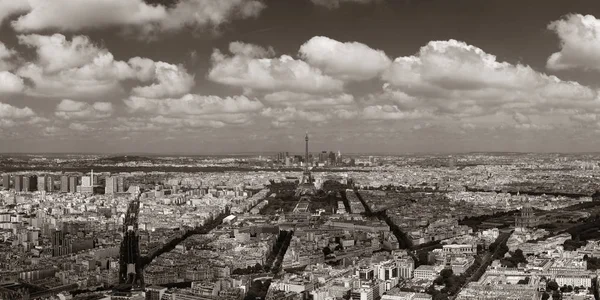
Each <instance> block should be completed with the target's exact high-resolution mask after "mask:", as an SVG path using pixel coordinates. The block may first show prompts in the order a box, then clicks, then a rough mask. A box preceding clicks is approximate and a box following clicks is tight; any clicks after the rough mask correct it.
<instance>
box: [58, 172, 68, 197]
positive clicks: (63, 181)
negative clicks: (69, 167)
mask: <svg viewBox="0 0 600 300" xmlns="http://www.w3.org/2000/svg"><path fill="white" fill-rule="evenodd" d="M60 192H61V193H68V192H69V176H66V175H63V176H61V177H60Z"/></svg>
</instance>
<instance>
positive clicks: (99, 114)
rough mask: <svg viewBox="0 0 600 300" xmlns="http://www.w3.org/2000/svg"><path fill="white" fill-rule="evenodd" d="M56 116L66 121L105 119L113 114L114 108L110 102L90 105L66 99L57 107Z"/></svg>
mask: <svg viewBox="0 0 600 300" xmlns="http://www.w3.org/2000/svg"><path fill="white" fill-rule="evenodd" d="M54 114H55V115H56V116H57V117H59V118H61V119H65V120H94V119H103V118H108V117H110V116H111V115H112V114H113V106H112V104H111V103H110V102H95V103H93V104H90V103H87V102H81V101H73V100H69V99H64V100H62V101H61V102H60V103H59V104H58V105H57V106H56V111H55V112H54Z"/></svg>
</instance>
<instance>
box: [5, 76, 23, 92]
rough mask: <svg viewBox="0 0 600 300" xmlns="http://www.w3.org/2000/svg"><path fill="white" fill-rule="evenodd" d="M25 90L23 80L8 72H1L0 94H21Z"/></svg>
mask: <svg viewBox="0 0 600 300" xmlns="http://www.w3.org/2000/svg"><path fill="white" fill-rule="evenodd" d="M24 88H25V82H24V81H23V79H22V78H20V77H19V76H16V75H15V74H13V73H11V72H8V71H0V94H14V93H20V92H22V91H23V89H24Z"/></svg>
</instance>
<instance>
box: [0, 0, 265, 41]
mask: <svg viewBox="0 0 600 300" xmlns="http://www.w3.org/2000/svg"><path fill="white" fill-rule="evenodd" d="M0 8H1V9H0V12H1V13H0V21H1V20H2V19H5V18H7V17H8V16H11V15H17V14H22V15H21V16H19V17H18V18H17V19H16V20H14V21H13V22H12V27H13V28H14V29H15V30H16V31H19V32H36V31H47V30H60V31H63V32H64V31H71V32H76V31H81V30H86V29H97V28H107V27H121V28H134V29H138V30H140V31H141V32H144V33H154V32H159V31H172V30H178V29H181V28H183V27H192V28H206V27H218V26H220V25H222V24H224V23H227V22H229V21H230V20H232V19H245V18H250V17H255V16H257V15H258V14H259V13H260V12H261V11H262V10H263V9H264V8H265V5H264V4H263V3H262V2H260V1H256V0H228V1H221V0H183V1H178V2H177V4H176V5H175V6H173V7H170V8H168V7H165V6H163V5H150V4H147V3H145V2H144V1H143V0H53V1H45V0H3V2H0Z"/></svg>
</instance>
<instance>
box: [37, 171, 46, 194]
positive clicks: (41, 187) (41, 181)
mask: <svg viewBox="0 0 600 300" xmlns="http://www.w3.org/2000/svg"><path fill="white" fill-rule="evenodd" d="M37 190H38V191H40V192H41V191H45V190H46V176H43V175H42V176H39V177H38V181H37Z"/></svg>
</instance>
